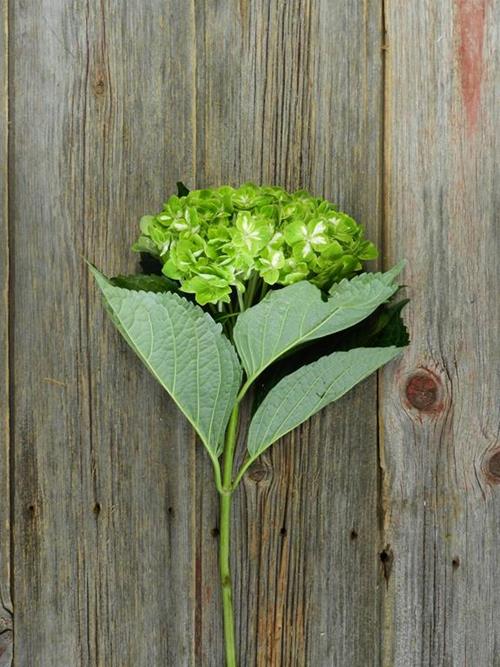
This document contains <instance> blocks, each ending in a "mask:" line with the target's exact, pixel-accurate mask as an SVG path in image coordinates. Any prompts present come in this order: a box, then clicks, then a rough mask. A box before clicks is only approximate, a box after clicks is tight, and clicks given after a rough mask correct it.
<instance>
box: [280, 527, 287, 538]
mask: <svg viewBox="0 0 500 667" xmlns="http://www.w3.org/2000/svg"><path fill="white" fill-rule="evenodd" d="M280 535H281V537H286V528H285V526H283V528H282V529H281V530H280Z"/></svg>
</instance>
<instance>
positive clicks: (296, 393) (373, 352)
mask: <svg viewBox="0 0 500 667" xmlns="http://www.w3.org/2000/svg"><path fill="white" fill-rule="evenodd" d="M400 351H401V348H397V347H383V348H356V349H354V350H350V351H349V352H334V353H333V354H330V355H328V356H326V357H322V358H321V359H318V360H317V361H315V362H313V363H312V364H307V365H306V366H302V367H301V368H299V369H298V370H297V371H295V372H294V373H291V374H290V375H287V376H286V377H284V378H283V379H282V380H281V381H280V382H278V384H277V385H276V386H274V387H273V388H272V389H271V391H270V392H269V394H268V395H267V396H266V397H265V398H264V400H263V401H262V403H261V404H260V406H259V408H258V409H257V411H256V413H255V415H254V417H253V419H252V421H251V423H250V429H249V433H248V452H249V454H250V457H251V459H252V460H253V459H255V458H257V456H260V454H262V452H263V451H264V450H265V449H267V448H268V447H269V446H270V445H272V444H273V442H276V440H278V439H279V438H281V437H282V436H284V435H285V434H286V433H288V432H289V431H291V430H292V429H294V428H295V427H296V426H298V425H299V424H302V422H304V421H306V420H307V419H309V417H311V416H312V415H314V414H315V413H316V412H318V411H319V410H321V409H322V408H324V407H325V406H326V405H328V404H329V403H332V402H333V401H336V400H337V399H339V398H340V397H341V396H343V395H344V394H345V393H347V392H348V391H349V390H350V389H352V387H354V386H355V385H356V384H358V382H361V381H362V380H364V379H365V378H366V377H368V376H369V375H371V374H372V373H373V372H374V371H376V370H377V369H378V368H380V367H381V366H383V365H384V364H386V363H387V362H388V361H390V360H391V359H393V358H394V357H395V356H396V355H397V354H399V353H400Z"/></svg>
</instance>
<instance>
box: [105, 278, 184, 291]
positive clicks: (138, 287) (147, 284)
mask: <svg viewBox="0 0 500 667" xmlns="http://www.w3.org/2000/svg"><path fill="white" fill-rule="evenodd" d="M109 282H110V283H111V284H112V285H114V286H115V287H123V288H125V289H129V290H135V291H136V292H138V291H143V292H176V291H177V290H178V289H179V285H178V283H175V282H174V281H173V280H169V279H168V278H167V277H166V276H157V275H156V274H152V275H144V274H142V273H139V274H136V275H131V276H121V275H120V276H115V277H114V278H110V281H109Z"/></svg>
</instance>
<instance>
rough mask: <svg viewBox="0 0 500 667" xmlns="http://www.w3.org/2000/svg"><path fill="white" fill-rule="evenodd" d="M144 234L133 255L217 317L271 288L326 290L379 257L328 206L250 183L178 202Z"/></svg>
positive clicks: (148, 221)
mask: <svg viewBox="0 0 500 667" xmlns="http://www.w3.org/2000/svg"><path fill="white" fill-rule="evenodd" d="M140 230H141V235H140V236H139V238H138V240H137V242H136V243H135V244H134V245H133V246H132V248H133V250H135V251H137V252H141V253H147V254H149V255H152V256H153V257H155V258H156V259H158V260H159V261H160V262H161V264H162V266H163V273H164V274H165V276H167V277H168V278H170V279H173V280H175V281H178V282H179V283H180V289H181V290H182V291H184V292H187V293H189V294H193V295H194V297H195V299H196V301H197V302H198V303H199V304H201V305H206V304H217V305H218V307H219V309H220V310H222V304H224V303H231V299H232V298H233V297H234V298H235V299H237V300H238V301H239V304H240V306H242V305H243V306H244V307H249V306H250V305H252V303H254V302H255V300H258V298H260V297H262V295H263V294H264V293H265V292H266V290H267V289H268V288H269V286H272V285H291V284H292V283H295V282H298V281H300V280H309V281H311V282H313V283H315V284H316V285H318V287H321V288H322V289H328V288H329V287H330V286H331V285H332V284H333V283H335V282H338V281H339V280H341V279H342V278H346V277H347V278H349V277H352V276H353V275H354V274H356V273H357V272H359V271H360V270H361V269H362V268H363V265H362V262H363V261H366V260H369V259H374V258H375V257H376V256H377V250H376V248H375V246H374V245H373V243H371V242H370V241H367V240H365V239H364V238H363V228H362V227H361V226H360V225H358V224H357V223H356V222H355V220H353V219H352V218H351V217H349V216H348V215H346V214H345V213H342V212H341V211H338V210H337V209H336V208H335V206H334V205H333V204H332V203H330V202H329V201H327V200H326V199H322V198H320V197H313V196H312V195H310V194H309V193H307V192H305V191H303V190H299V191H297V192H294V193H288V192H286V191H285V190H283V189H282V188H280V187H266V186H262V187H260V186H257V185H254V184H252V183H248V184H246V185H242V186H241V187H239V188H233V187H230V186H228V185H224V186H222V187H219V188H210V189H205V190H193V191H191V192H189V193H188V194H187V195H185V196H180V197H179V196H175V195H174V196H172V197H170V198H169V199H168V201H167V202H166V203H165V205H164V207H163V210H162V211H161V212H160V213H158V214H157V215H146V216H144V217H143V218H142V219H141V221H140ZM243 295H244V296H243Z"/></svg>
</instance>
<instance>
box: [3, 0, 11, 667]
mask: <svg viewBox="0 0 500 667" xmlns="http://www.w3.org/2000/svg"><path fill="white" fill-rule="evenodd" d="M0 26H1V27H0V63H1V67H0V90H1V92H0V237H1V239H2V242H1V243H0V285H1V286H2V287H1V292H0V666H1V667H8V666H9V665H11V664H12V611H13V610H12V595H11V590H10V585H11V581H10V567H11V565H10V503H9V498H10V484H11V480H10V437H9V422H10V420H9V340H8V339H9V319H8V318H9V304H8V299H9V224H8V206H9V202H8V172H7V170H8V118H9V91H8V54H7V34H8V33H7V29H8V6H7V2H6V1H5V2H2V3H0Z"/></svg>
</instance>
